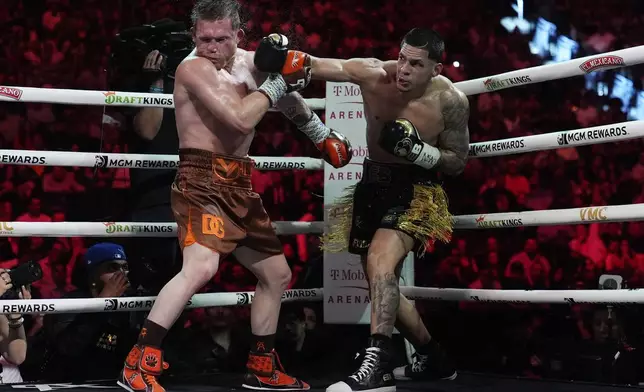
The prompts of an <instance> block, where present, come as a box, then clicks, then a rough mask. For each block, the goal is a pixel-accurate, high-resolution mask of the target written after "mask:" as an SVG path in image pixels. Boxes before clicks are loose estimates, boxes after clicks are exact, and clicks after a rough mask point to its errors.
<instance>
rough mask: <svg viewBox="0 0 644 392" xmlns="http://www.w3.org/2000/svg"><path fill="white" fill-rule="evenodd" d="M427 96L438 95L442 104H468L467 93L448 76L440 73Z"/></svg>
mask: <svg viewBox="0 0 644 392" xmlns="http://www.w3.org/2000/svg"><path fill="white" fill-rule="evenodd" d="M427 96H438V98H439V101H440V102H441V104H442V106H444V107H445V106H454V105H462V104H467V103H468V99H467V95H465V93H463V92H462V91H461V90H459V89H458V88H457V87H456V86H455V85H454V83H452V81H451V80H449V79H448V78H446V77H444V76H442V75H439V76H437V77H435V78H434V79H433V80H432V83H431V86H430V88H429V89H428V92H427Z"/></svg>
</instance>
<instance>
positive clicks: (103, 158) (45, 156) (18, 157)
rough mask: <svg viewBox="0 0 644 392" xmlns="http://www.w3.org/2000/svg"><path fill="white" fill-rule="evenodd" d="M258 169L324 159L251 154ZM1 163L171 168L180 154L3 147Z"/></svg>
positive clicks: (309, 165) (315, 166)
mask: <svg viewBox="0 0 644 392" xmlns="http://www.w3.org/2000/svg"><path fill="white" fill-rule="evenodd" d="M250 158H251V159H252V160H253V161H255V167H256V168H257V169H259V170H322V169H324V161H323V160H322V159H318V158H307V157H250ZM0 164H7V165H27V166H66V167H72V166H73V167H100V168H130V169H170V168H177V167H178V165H179V156H178V155H159V154H112V153H109V154H108V153H93V152H71V151H32V150H0Z"/></svg>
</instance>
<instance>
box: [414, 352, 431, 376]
mask: <svg viewBox="0 0 644 392" xmlns="http://www.w3.org/2000/svg"><path fill="white" fill-rule="evenodd" d="M414 359H415V361H414V363H413V364H412V365H411V371H412V372H413V373H422V372H424V371H425V369H427V360H428V359H429V356H427V355H422V354H418V353H414Z"/></svg>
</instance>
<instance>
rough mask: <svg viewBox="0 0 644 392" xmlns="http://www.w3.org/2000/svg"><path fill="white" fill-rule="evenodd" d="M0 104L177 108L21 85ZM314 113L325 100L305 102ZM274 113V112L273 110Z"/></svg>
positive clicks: (162, 99) (169, 101)
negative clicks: (28, 103) (37, 103)
mask: <svg viewBox="0 0 644 392" xmlns="http://www.w3.org/2000/svg"><path fill="white" fill-rule="evenodd" d="M0 101H6V102H40V103H63V104H71V105H92V106H129V107H150V108H164V109H173V108H174V97H173V96H172V94H152V93H134V92H125V91H98V90H71V89H58V88H38V87H20V86H0ZM304 101H305V102H306V103H307V105H309V107H310V108H311V109H312V110H324V105H325V100H324V98H306V99H305V100H304ZM270 111H275V109H272V108H271V109H270Z"/></svg>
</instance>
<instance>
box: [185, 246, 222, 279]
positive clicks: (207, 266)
mask: <svg viewBox="0 0 644 392" xmlns="http://www.w3.org/2000/svg"><path fill="white" fill-rule="evenodd" d="M218 268H219V254H218V253H217V252H214V251H212V250H210V249H208V248H206V247H204V246H201V245H199V244H193V245H190V246H188V247H186V248H185V249H184V252H183V268H181V272H179V274H180V275H181V276H183V277H184V278H185V279H186V281H188V282H189V284H191V285H193V286H194V288H195V289H199V288H201V287H203V285H205V284H206V283H207V282H208V281H209V280H210V279H212V277H213V276H215V274H216V273H217V269H218Z"/></svg>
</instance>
